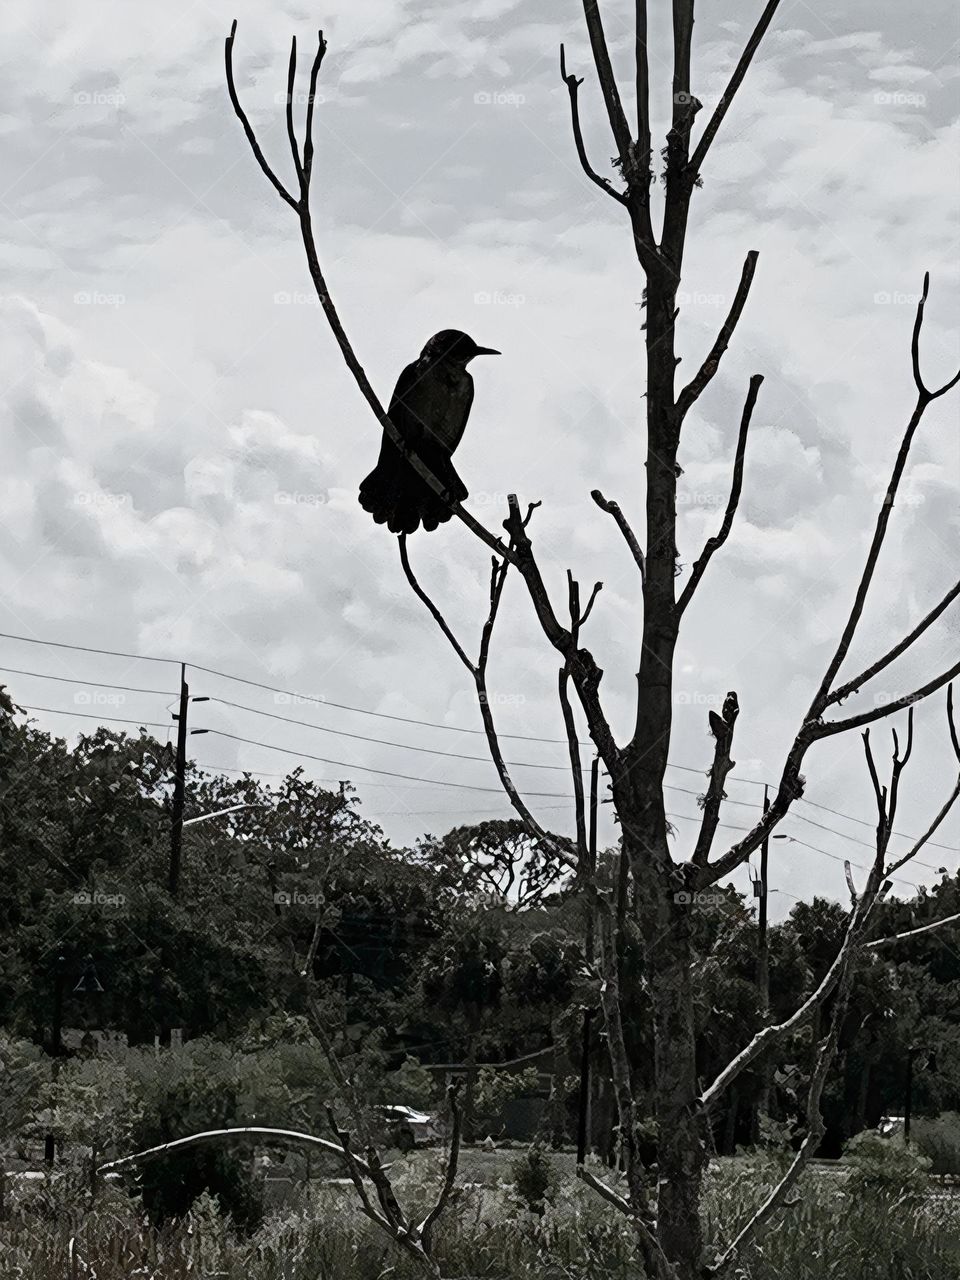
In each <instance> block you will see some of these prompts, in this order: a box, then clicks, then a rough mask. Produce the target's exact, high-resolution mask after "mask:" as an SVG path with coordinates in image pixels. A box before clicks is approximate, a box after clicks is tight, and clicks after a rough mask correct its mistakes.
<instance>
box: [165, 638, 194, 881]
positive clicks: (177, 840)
mask: <svg viewBox="0 0 960 1280" xmlns="http://www.w3.org/2000/svg"><path fill="white" fill-rule="evenodd" d="M189 704H190V689H189V687H188V686H187V664H186V663H185V662H181V663H180V712H179V714H178V715H175V716H174V717H173V718H174V720H176V722H177V755H176V763H175V764H174V775H173V822H172V825H171V828H170V883H169V888H170V896H171V897H172V898H175V897H176V896H177V891H178V889H179V888H180V851H181V849H182V848H183V792H184V787H185V783H186V776H187V707H188V706H189Z"/></svg>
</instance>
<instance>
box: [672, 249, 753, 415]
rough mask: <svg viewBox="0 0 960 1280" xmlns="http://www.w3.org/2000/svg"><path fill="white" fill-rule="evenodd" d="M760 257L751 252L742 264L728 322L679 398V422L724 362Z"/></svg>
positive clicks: (724, 324)
mask: <svg viewBox="0 0 960 1280" xmlns="http://www.w3.org/2000/svg"><path fill="white" fill-rule="evenodd" d="M758 257H759V254H758V253H757V250H756V249H751V250H750V252H749V253H748V254H747V256H746V260H745V261H744V264H743V270H742V271H741V273H740V283H739V284H738V285H737V291H736V293H735V294H734V297H733V303H732V304H731V307H730V310H729V312H728V314H727V318H726V320H724V322H723V325H722V326H721V328H720V332H719V333H718V334H717V340H716V342H714V344H713V346H712V347H711V348H710V353H709V355H708V356H707V358H706V360H704V362H703V364H702V365H701V366H700V368H699V369H698V370H697V372H696V374H695V375H694V377H693V378H691V380H690V382H688V383H687V385H686V386H685V387H684V388H683V390H682V391H681V392H680V394H679V396H677V418H678V420H679V421H680V422H682V421H683V419H684V418H685V417H686V415H687V412H688V410H689V409H690V406H691V405H693V404H694V403H695V402H696V401H697V399H698V398H699V397H700V395H701V393H702V392H703V390H704V388H705V387H706V386H707V385H708V384H709V383H710V382H711V381H712V379H713V377H714V376H715V374H716V372H717V370H718V369H719V368H720V361H721V360H722V359H723V356H724V352H725V351H726V349H727V347H729V345H730V339H731V338H732V337H733V332H734V330H735V329H736V327H737V324H738V323H739V321H740V317H741V315H742V314H743V308H744V307H745V306H746V302H747V295H748V294H749V293H750V286H751V284H752V283H753V277H754V273H755V272H756V269H757V258H758Z"/></svg>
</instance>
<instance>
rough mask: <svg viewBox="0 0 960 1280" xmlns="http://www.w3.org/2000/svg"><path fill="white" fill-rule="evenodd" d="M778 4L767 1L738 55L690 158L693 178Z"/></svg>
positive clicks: (775, 1) (777, 2) (777, 1)
mask: <svg viewBox="0 0 960 1280" xmlns="http://www.w3.org/2000/svg"><path fill="white" fill-rule="evenodd" d="M779 4H780V0H768V3H767V5H766V7H765V9H764V11H763V13H762V14H761V15H760V20H759V22H758V23H757V25H756V26H755V27H754V29H753V34H752V35H751V36H750V39H749V40H748V41H747V43H746V46H745V48H744V50H743V53H742V54H741V55H740V61H739V62H738V63H737V65H736V67H735V68H734V71H733V75H732V76H731V77H730V80H729V82H728V84H727V87H726V88H725V89H724V91H723V94H722V96H721V98H720V101H719V102H718V103H717V105H716V108H715V109H714V112H713V115H712V116H711V117H710V119H709V120H708V121H707V125H706V128H705V129H704V131H703V135H702V136H701V138H700V141H699V142H698V143H697V146H696V149H695V151H694V153H693V155H692V156H691V158H690V165H689V169H690V173H691V175H692V176H693V177H696V176H697V175H698V174H699V172H700V169H701V167H702V165H703V161H704V159H705V157H706V154H707V152H708V151H709V149H710V144H711V143H712V142H713V140H714V138H715V137H716V136H717V130H718V129H719V128H720V126H721V124H722V123H723V118H724V116H725V115H726V114H727V112H728V111H729V110H730V104H731V103H732V102H733V99H734V96H735V94H736V92H737V90H738V89H739V88H740V85H741V84H742V83H743V78H744V76H745V75H746V74H747V71H748V69H749V67H750V63H751V62H752V61H753V58H754V55H755V54H756V52H757V49H758V48H759V47H760V42H761V40H762V39H763V37H764V35H765V34H766V31H767V27H769V25H770V23H771V22H772V21H773V15H774V14H775V13H776V11H777V8H778V6H779Z"/></svg>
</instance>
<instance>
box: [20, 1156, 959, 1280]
mask: <svg viewBox="0 0 960 1280" xmlns="http://www.w3.org/2000/svg"><path fill="white" fill-rule="evenodd" d="M775 1175H776V1170H775V1168H774V1167H773V1166H772V1165H769V1164H758V1163H756V1162H754V1163H749V1162H742V1161H730V1162H722V1163H721V1165H720V1166H719V1167H717V1168H715V1169H713V1170H711V1174H710V1178H709V1182H708V1188H707V1195H706V1198H705V1206H704V1221H705V1227H706V1230H707V1233H708V1236H709V1238H710V1239H711V1240H712V1241H713V1242H714V1244H715V1245H716V1246H718V1247H722V1246H723V1245H724V1244H726V1243H727V1242H728V1241H729V1240H730V1239H731V1238H732V1237H733V1235H734V1234H735V1233H736V1230H737V1229H738V1227H739V1225H740V1224H741V1223H742V1222H743V1221H745V1220H746V1218H747V1217H748V1216H749V1214H750V1213H751V1212H752V1211H753V1209H754V1208H755V1207H756V1205H757V1204H759V1203H760V1201H761V1200H762V1198H763V1196H764V1194H765V1192H766V1190H767V1189H768V1188H769V1187H770V1186H771V1185H772V1183H773V1181H774V1178H775ZM426 1176H427V1173H426V1172H425V1170H424V1169H423V1167H422V1166H418V1165H416V1164H415V1163H411V1165H410V1167H409V1168H407V1169H406V1170H405V1171H404V1172H403V1173H402V1174H401V1176H400V1177H399V1179H398V1192H399V1193H400V1195H401V1199H402V1200H403V1199H404V1196H405V1197H406V1202H408V1203H411V1204H422V1203H425V1202H426V1199H427V1189H426V1188H425V1186H424V1185H423V1184H424V1181H425V1177H426ZM429 1176H430V1177H431V1178H432V1176H433V1171H432V1170H431V1171H430V1173H429ZM799 1190H800V1199H799V1203H798V1204H797V1205H796V1206H795V1207H793V1208H791V1209H788V1210H787V1211H785V1213H784V1214H783V1215H782V1216H781V1217H780V1219H779V1220H778V1222H777V1225H776V1226H775V1227H774V1228H773V1229H772V1230H769V1231H768V1232H767V1233H766V1234H765V1235H764V1236H763V1237H762V1239H761V1240H759V1241H758V1242H757V1244H756V1246H755V1247H753V1248H751V1249H749V1250H748V1251H747V1252H746V1254H745V1255H744V1257H743V1258H742V1259H741V1260H740V1261H739V1263H738V1265H737V1266H736V1267H734V1268H732V1269H731V1272H730V1275H731V1280H734V1278H738V1280H957V1278H958V1277H960V1198H953V1197H948V1196H946V1197H939V1198H936V1197H933V1196H927V1197H925V1198H922V1199H919V1200H918V1199H916V1198H912V1199H911V1198H910V1197H901V1198H898V1197H897V1195H896V1194H893V1193H885V1192H874V1193H868V1192H867V1191H865V1190H863V1189H860V1190H856V1191H855V1190H854V1189H853V1184H852V1183H849V1182H847V1181H846V1180H844V1179H843V1178H842V1177H839V1176H836V1175H823V1174H810V1175H808V1176H807V1178H806V1179H805V1180H804V1181H803V1182H802V1183H801V1185H800V1189H799ZM437 1252H438V1256H439V1258H440V1259H441V1261H442V1264H443V1267H444V1275H445V1276H450V1277H457V1278H461V1277H470V1278H471V1280H472V1278H473V1277H478V1278H479V1277H483V1278H484V1280H635V1278H636V1277H637V1276H638V1275H639V1274H640V1272H639V1267H638V1266H637V1262H636V1256H635V1253H634V1249H633V1244H632V1239H631V1235H630V1230H629V1227H628V1225H627V1224H626V1223H625V1222H624V1221H623V1219H622V1218H620V1217H619V1215H618V1214H617V1213H616V1212H615V1211H614V1210H613V1209H611V1208H610V1207H609V1206H607V1205H606V1204H605V1203H603V1202H602V1201H600V1200H599V1199H598V1198H597V1197H596V1196H595V1195H594V1194H593V1193H592V1192H590V1191H589V1190H588V1189H587V1188H585V1187H583V1186H581V1185H579V1184H572V1183H571V1182H570V1181H569V1180H567V1179H564V1180H562V1182H561V1186H560V1191H559V1194H558V1195H557V1196H556V1198H555V1199H554V1200H553V1202H552V1203H548V1204H547V1205H546V1207H545V1210H544V1212H543V1213H542V1214H539V1213H533V1212H530V1211H529V1210H528V1209H527V1208H526V1207H525V1206H524V1205H523V1203H522V1201H521V1200H520V1199H519V1197H518V1196H517V1195H516V1194H515V1192H514V1191H513V1190H512V1189H511V1188H510V1187H508V1186H498V1187H479V1186H471V1187H467V1188H464V1189H462V1190H460V1191H459V1192H458V1193H457V1195H456V1198H455V1200H454V1202H453V1204H452V1205H451V1207H450V1210H449V1213H448V1214H447V1215H446V1217H445V1219H444V1220H443V1221H442V1225H441V1228H440V1230H439V1232H438V1236H437ZM389 1268H393V1269H392V1270H390V1271H389V1277H390V1280H413V1278H414V1277H416V1276H420V1275H422V1273H421V1272H420V1271H418V1269H417V1268H416V1266H415V1264H414V1263H413V1262H412V1261H411V1260H409V1259H408V1258H405V1257H404V1256H403V1255H402V1254H400V1253H399V1252H398V1251H397V1250H396V1249H395V1248H394V1247H393V1246H392V1245H391V1244H390V1242H388V1241H386V1240H384V1239H383V1238H382V1237H381V1236H380V1235H379V1234H378V1232H377V1231H376V1229H375V1228H373V1227H371V1226H370V1224H368V1223H367V1222H366V1221H365V1220H364V1219H363V1217H362V1216H361V1215H360V1214H359V1213H358V1211H357V1208H356V1205H355V1203H354V1200H353V1198H352V1193H351V1192H350V1189H349V1188H339V1187H321V1186H317V1187H313V1188H311V1189H310V1190H308V1191H306V1192H305V1193H304V1194H303V1196H302V1198H301V1200H300V1201H299V1202H298V1203H297V1204H295V1205H294V1206H292V1207H289V1208H286V1209H284V1210H282V1211H279V1212H275V1213H273V1214H271V1215H270V1216H269V1217H268V1218H267V1219H266V1221H265V1222H264V1223H263V1225H262V1226H261V1227H260V1228H259V1229H258V1230H257V1231H256V1232H255V1233H254V1234H253V1235H251V1236H248V1237H246V1238H241V1237H240V1236H239V1235H238V1234H237V1233H236V1232H235V1231H234V1230H233V1228H232V1226H231V1224H230V1223H229V1221H227V1220H225V1219H224V1218H223V1217H222V1216H221V1215H220V1213H219V1211H218V1208H217V1205H216V1202H215V1201H214V1200H212V1199H211V1198H210V1197H208V1196H203V1197H201V1198H200V1199H199V1200H198V1201H196V1202H195V1204H194V1207H193V1209H192V1210H191V1213H190V1214H189V1215H188V1216H187V1217H186V1218H185V1219H183V1220H181V1221H179V1222H175V1223H170V1224H168V1225H167V1226H165V1227H162V1228H159V1229H158V1228H154V1227H152V1226H151V1225H150V1224H149V1222H148V1220H147V1218H146V1215H145V1214H144V1213H143V1211H142V1209H141V1207H140V1206H139V1204H138V1202H137V1201H136V1199H131V1198H130V1197H129V1196H128V1195H127V1194H126V1193H125V1192H123V1191H122V1190H120V1189H119V1188H117V1187H107V1188H103V1189H101V1190H100V1191H99V1192H98V1194H97V1197H96V1199H95V1200H92V1199H91V1196H90V1193H89V1191H88V1189H86V1188H85V1187H84V1185H83V1180H82V1178H81V1177H80V1175H79V1174H72V1173H70V1172H67V1173H66V1174H63V1175H61V1176H60V1177H59V1178H58V1179H57V1180H55V1181H54V1183H52V1184H51V1185H49V1186H45V1187H44V1186H41V1187H40V1188H39V1189H38V1188H37V1187H36V1186H34V1187H33V1188H32V1189H29V1190H23V1191H17V1192H16V1193H13V1194H10V1195H8V1198H7V1213H6V1216H5V1219H4V1220H3V1221H2V1222H0V1280H198V1278H199V1277H205V1278H206V1280H378V1278H379V1277H381V1276H383V1275H384V1274H385V1273H387V1272H388V1269H389Z"/></svg>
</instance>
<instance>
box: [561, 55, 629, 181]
mask: <svg viewBox="0 0 960 1280" xmlns="http://www.w3.org/2000/svg"><path fill="white" fill-rule="evenodd" d="M560 75H561V78H562V79H563V82H564V84H565V85H566V86H567V89H568V90H569V93H570V120H571V124H572V126H573V141H574V145H575V146H576V148H577V156H578V157H579V159H580V167H581V168H582V169H583V172H584V173H585V174H586V175H587V177H588V178H589V179H590V181H591V182H594V183H596V185H597V186H598V187H599V188H600V190H601V191H603V192H605V194H606V195H608V196H612V197H613V199H614V200H616V201H617V203H618V204H622V205H626V204H629V201H628V200H627V197H626V196H625V195H624V194H623V192H622V191H617V189H616V188H615V187H613V186H611V184H610V182H609V180H608V179H607V178H601V177H600V175H599V173H597V171H596V170H595V169H594V168H593V166H592V165H591V163H590V160H589V158H588V156H587V148H586V145H585V143H584V141H583V129H582V128H581V126H580V103H579V97H578V90H579V88H580V86H581V85H582V84H583V77H582V76H579V77H578V76H575V75H574V74H573V73H572V72H571V73H570V74H569V75H568V74H567V59H566V53H565V51H564V47H563V45H561V46H560Z"/></svg>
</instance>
